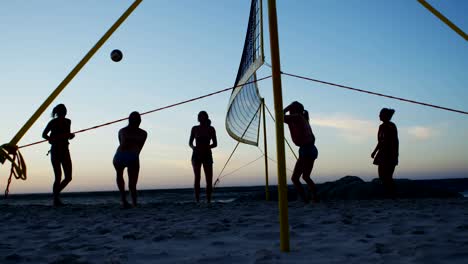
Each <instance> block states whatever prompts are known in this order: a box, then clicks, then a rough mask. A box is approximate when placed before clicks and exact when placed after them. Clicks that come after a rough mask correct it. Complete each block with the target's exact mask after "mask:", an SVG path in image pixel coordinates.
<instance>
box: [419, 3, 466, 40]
mask: <svg viewBox="0 0 468 264" xmlns="http://www.w3.org/2000/svg"><path fill="white" fill-rule="evenodd" d="M418 2H419V3H420V4H421V5H423V6H424V7H425V8H426V9H427V10H429V11H430V12H431V13H432V14H434V16H436V17H437V18H439V19H440V20H441V21H442V22H444V23H445V24H446V25H447V26H449V27H450V28H451V29H452V30H453V31H455V32H456V33H457V34H458V35H460V36H461V37H462V38H464V39H465V40H466V41H468V35H467V34H466V33H465V32H463V30H461V28H459V27H457V25H455V24H454V23H452V21H450V20H449V19H448V18H447V17H445V16H444V15H442V13H440V12H439V11H437V9H435V8H434V7H433V6H431V5H430V4H429V3H428V2H426V1H425V0H418Z"/></svg>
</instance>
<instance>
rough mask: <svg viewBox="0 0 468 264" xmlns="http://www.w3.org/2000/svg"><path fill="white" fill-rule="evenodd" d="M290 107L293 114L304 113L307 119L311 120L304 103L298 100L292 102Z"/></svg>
mask: <svg viewBox="0 0 468 264" xmlns="http://www.w3.org/2000/svg"><path fill="white" fill-rule="evenodd" d="M289 109H290V110H289V111H290V112H291V114H300V115H303V116H304V117H305V118H306V119H307V120H309V112H307V110H305V109H304V105H302V104H301V103H299V102H298V101H294V102H292V103H291V106H290V108H289Z"/></svg>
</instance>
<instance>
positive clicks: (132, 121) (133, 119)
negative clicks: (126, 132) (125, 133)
mask: <svg viewBox="0 0 468 264" xmlns="http://www.w3.org/2000/svg"><path fill="white" fill-rule="evenodd" d="M140 123H141V116H140V113H138V112H137V111H134V112H131V113H130V116H128V126H129V127H139V126H140Z"/></svg>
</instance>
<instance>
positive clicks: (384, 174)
mask: <svg viewBox="0 0 468 264" xmlns="http://www.w3.org/2000/svg"><path fill="white" fill-rule="evenodd" d="M394 113H395V110H393V109H388V108H383V109H382V110H381V111H380V115H379V117H380V120H381V121H382V124H381V125H380V126H379V132H378V134H377V140H378V143H377V146H376V147H375V150H374V151H373V152H372V154H371V157H372V158H373V159H374V164H375V165H377V166H378V172H379V178H380V180H381V181H382V183H383V184H384V186H385V188H386V190H387V192H388V193H389V194H390V196H391V197H395V186H394V183H393V172H394V171H395V166H396V165H398V130H397V127H396V125H395V124H394V123H392V122H390V119H392V116H393V114H394Z"/></svg>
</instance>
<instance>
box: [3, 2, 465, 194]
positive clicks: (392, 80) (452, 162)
mask: <svg viewBox="0 0 468 264" xmlns="http://www.w3.org/2000/svg"><path fill="white" fill-rule="evenodd" d="M132 2H133V1H123V0H122V1H115V0H100V1H93V0H81V1H60V0H43V1H24V0H22V1H5V2H2V4H1V10H2V16H0V32H1V36H2V41H1V42H0V47H1V48H0V91H1V99H2V104H1V105H2V110H3V114H2V125H1V126H0V142H1V143H2V144H3V143H7V142H9V141H10V139H11V138H12V137H13V136H14V135H15V133H16V132H17V131H18V130H19V129H20V128H21V126H22V125H23V124H24V123H25V122H26V120H27V119H28V118H29V117H30V116H31V115H32V113H33V112H34V111H35V110H36V109H37V107H38V106H39V105H40V104H41V103H42V101H43V100H44V99H45V98H46V97H47V96H48V95H49V94H50V93H51V91H53V90H54V89H55V88H56V87H57V85H58V84H59V83H60V82H61V81H62V80H63V78H64V77H65V76H66V75H67V74H68V73H69V72H70V70H71V69H72V68H73V67H74V66H75V65H76V64H77V63H78V61H79V60H80V59H81V58H82V57H83V56H84V55H85V54H86V52H88V50H89V49H90V48H91V47H92V46H93V45H94V44H95V43H96V42H97V40H98V39H99V38H100V37H101V36H102V34H104V32H105V31H107V29H108V28H109V27H110V26H111V25H112V24H113V23H114V21H115V20H116V19H117V18H118V17H119V16H120V15H121V14H122V13H123V12H124V11H125V10H126V9H127V7H128V6H130V5H131V3H132ZM266 2H267V1H265V3H264V9H263V11H264V23H265V28H264V29H265V33H264V37H265V56H266V58H265V60H266V61H267V62H271V59H270V49H269V35H268V27H267V25H268V23H267V21H268V20H267V19H268V16H267V3H266ZM428 2H429V3H431V4H432V5H433V6H434V7H435V8H437V9H438V10H439V11H440V12H441V13H443V14H444V15H446V16H447V17H448V18H449V19H451V20H452V21H453V22H454V23H455V24H457V25H458V26H459V27H460V28H462V29H463V30H464V31H465V32H467V31H468V16H466V14H467V13H468V1H464V0H430V1H428ZM277 8H278V22H279V38H280V50H281V51H280V53H281V63H282V70H283V71H285V72H289V73H294V74H299V75H305V76H309V77H312V78H316V79H320V80H324V81H330V82H336V83H340V84H344V85H348V86H352V87H356V88H361V89H367V90H371V91H374V92H379V93H385V94H391V95H394V96H399V97H405V98H409V99H414V100H420V101H423V102H427V103H432V104H437V105H442V106H446V107H451V108H456V109H460V110H463V111H467V110H468V89H467V88H468V45H467V42H466V41H465V40H463V38H461V37H460V36H459V35H457V34H456V33H455V32H453V31H452V30H451V29H450V28H449V27H447V26H446V25H445V24H443V23H442V22H441V21H440V20H439V19H437V18H436V17H435V16H434V15H432V14H431V13H430V12H428V11H427V10H426V9H425V8H423V7H422V6H421V5H420V4H419V3H418V2H417V1H416V0H395V1H384V0H378V1H376V0H353V1H342V0H314V1H310V0H297V1H289V0H288V1H287V0H277ZM249 9H250V0H235V1H234V0H231V1H228V0H222V1H219V0H200V1H189V0H183V1H182V0H171V1H168V0H164V1H163V0H146V1H143V2H142V3H141V4H140V6H139V7H138V8H137V9H136V10H135V12H134V13H133V14H132V15H131V16H130V17H129V18H128V19H127V21H126V22H125V23H124V24H123V25H122V26H121V27H120V28H119V29H118V30H117V31H116V32H115V33H114V34H113V36H112V37H111V38H110V39H109V40H108V41H107V42H106V44H105V45H104V46H103V47H102V48H101V49H100V50H99V51H98V52H97V53H96V55H95V56H94V57H93V58H92V59H91V60H90V61H89V63H88V64H87V65H86V66H85V67H84V69H83V70H82V71H81V72H80V73H79V74H78V75H77V76H76V77H75V79H74V80H73V81H72V82H71V83H70V84H69V85H68V87H67V88H66V89H65V90H64V91H63V93H62V94H61V95H60V96H59V97H58V98H57V99H56V100H55V101H54V103H53V104H52V106H51V107H49V108H48V109H47V110H46V112H45V113H44V114H43V115H42V116H41V118H40V119H39V120H38V121H37V122H36V123H35V125H34V126H33V127H32V128H31V129H30V130H29V131H28V133H27V134H26V135H25V136H24V137H23V139H22V140H21V141H20V145H24V144H27V143H30V142H34V141H37V140H40V139H41V133H42V130H43V129H44V127H45V126H46V124H47V123H48V122H49V120H50V113H51V111H52V108H53V106H55V105H56V104H58V103H64V104H65V105H66V106H67V108H68V116H67V117H68V118H70V119H71V120H72V130H78V129H83V128H87V127H91V126H94V125H97V124H100V123H105V122H108V121H111V120H114V119H119V118H123V117H126V116H128V114H129V113H130V112H132V111H140V112H145V111H148V110H152V109H155V108H159V107H162V106H165V105H169V104H172V103H176V102H179V101H182V100H186V99H189V98H192V97H196V96H200V95H203V94H207V93H210V92H213V91H216V90H220V89H223V88H227V87H230V86H232V85H233V83H234V80H235V77H236V74H237V70H238V66H239V61H240V57H241V53H242V49H243V44H244V38H245V33H246V28H247V22H248V14H249ZM113 49H120V50H121V51H122V52H123V54H124V58H123V60H122V61H121V62H119V63H115V62H113V61H111V59H110V57H109V54H110V52H111V51H112V50H113ZM270 73H271V69H270V68H268V67H266V66H263V67H262V68H261V69H260V70H259V71H258V77H263V76H267V75H270ZM282 78H283V81H282V84H283V99H284V104H285V105H286V104H289V103H290V102H291V101H294V100H299V101H301V102H302V103H303V104H304V106H305V108H306V109H307V110H308V111H309V114H310V117H311V121H310V123H311V126H312V129H313V131H314V133H315V136H316V138H317V140H316V145H317V148H318V150H319V157H318V159H317V161H316V163H315V168H314V170H313V172H312V178H313V179H314V180H315V181H317V182H325V181H330V180H336V179H338V178H340V177H343V176H345V175H357V176H360V177H362V178H363V179H365V180H370V179H372V178H375V177H376V176H377V168H376V166H374V165H372V160H371V158H370V154H371V152H372V150H373V149H374V147H375V144H376V138H377V130H378V126H379V124H380V121H379V118H378V114H379V111H380V109H381V108H382V107H390V108H394V109H395V110H396V113H395V115H394V117H393V122H394V123H395V124H396V125H397V127H398V132H399V138H400V164H399V166H398V167H397V169H396V172H395V177H396V178H410V179H420V178H455V177H468V116H467V115H462V114H457V113H452V112H447V111H441V110H437V109H433V108H428V107H424V106H420V105H414V104H409V103H405V102H400V101H395V100H391V99H386V98H382V97H376V96H372V95H367V94H361V93H355V92H351V91H347V90H341V89H338V88H335V87H331V86H326V85H322V84H318V83H312V82H307V81H304V80H299V79H294V78H291V77H288V76H283V77H282ZM259 89H260V94H261V96H263V97H264V98H265V100H266V103H267V105H268V106H269V108H270V109H272V110H273V97H272V83H271V79H268V80H265V81H261V82H260V83H259ZM229 96H230V93H229V92H226V93H222V94H218V95H215V96H212V97H209V98H206V99H203V100H199V101H196V102H192V103H190V104H185V105H182V106H179V107H176V108H171V109H168V110H164V111H161V112H156V113H154V114H150V115H145V116H143V117H142V124H141V128H143V129H145V130H147V131H148V134H149V137H148V140H147V143H146V145H145V147H144V149H143V151H142V153H141V157H140V159H141V171H140V180H139V188H140V189H154V188H179V187H191V186H192V185H193V173H192V168H191V163H190V157H191V149H190V148H189V147H188V138H189V133H190V129H191V127H192V126H194V125H197V114H198V112H199V111H201V110H206V111H207V112H208V114H209V115H210V118H211V120H212V125H213V126H214V127H215V128H216V131H217V135H218V148H216V149H214V150H213V156H214V162H215V163H214V178H216V177H217V176H218V174H219V172H220V170H221V169H222V167H223V165H224V163H225V161H226V160H227V158H228V156H229V154H230V152H231V151H232V149H233V148H234V146H235V144H236V141H234V140H233V139H231V138H230V137H229V135H228V134H227V132H226V130H225V127H224V122H225V116H226V111H227V103H228V100H229ZM267 122H268V125H267V133H268V137H267V139H268V142H269V143H268V146H269V155H270V156H271V157H272V158H273V159H276V151H275V128H274V124H273V122H272V121H271V120H270V119H269V120H268V121H267ZM125 125H126V122H122V123H118V124H114V125H111V126H107V127H104V128H101V129H98V130H93V131H89V132H85V133H81V134H78V135H77V136H76V138H75V139H73V140H71V141H70V151H71V156H72V160H73V181H72V183H71V184H70V185H69V186H68V187H67V189H66V191H87V190H92V191H94V190H116V189H117V187H116V185H115V171H114V168H113V165H112V158H113V155H114V153H115V150H116V148H117V145H118V140H117V133H118V130H119V129H120V128H122V127H124V126H125ZM285 135H286V137H287V138H288V139H290V136H289V131H288V130H287V127H286V130H285ZM260 142H261V144H260V148H263V143H262V142H263V139H262V138H260ZM49 148H50V146H49V145H48V144H47V143H44V144H40V145H36V146H33V147H30V148H25V149H23V150H22V153H23V155H24V157H25V158H26V161H27V165H28V170H29V171H28V173H29V175H28V180H27V181H25V182H23V181H15V182H13V185H12V187H11V193H29V192H50V191H51V186H52V183H53V178H54V177H53V172H52V167H51V165H50V157H49V156H46V154H47V151H48V150H49ZM294 150H295V151H296V152H297V147H294ZM286 153H287V164H288V168H289V169H292V168H293V165H294V157H293V156H292V154H291V153H290V152H289V151H288V150H287V151H286ZM259 155H261V153H260V151H259V150H258V148H257V147H254V146H249V145H241V146H240V147H239V149H238V151H237V152H236V154H235V155H234V158H233V159H232V162H231V163H230V164H229V165H228V167H227V168H226V172H227V173H229V172H230V171H233V170H235V169H237V168H238V167H240V166H242V165H243V164H246V163H248V162H250V161H252V160H254V159H256V158H257V157H259ZM269 165H270V166H269V172H270V182H271V183H272V184H276V164H275V163H273V162H270V164H269ZM264 170H265V169H264V164H263V161H262V160H259V161H257V162H255V163H254V164H252V165H250V166H249V167H247V168H245V169H243V170H240V171H238V172H237V173H235V174H232V175H229V176H227V177H225V178H223V180H222V181H221V182H220V186H238V185H262V184H263V183H264ZM8 173H9V164H8V163H5V165H2V166H1V167H0V187H1V188H4V186H5V184H6V182H7V176H8ZM290 174H291V172H290V171H288V182H290V180H289V177H290ZM202 182H204V180H203V181H202Z"/></svg>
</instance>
